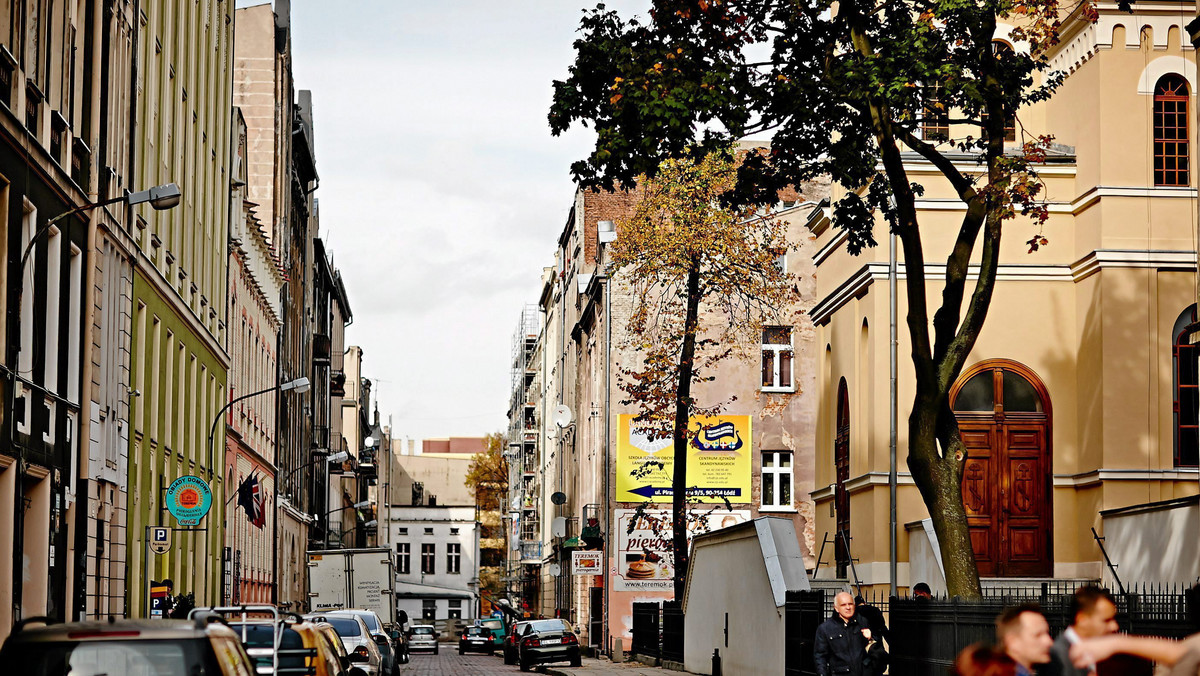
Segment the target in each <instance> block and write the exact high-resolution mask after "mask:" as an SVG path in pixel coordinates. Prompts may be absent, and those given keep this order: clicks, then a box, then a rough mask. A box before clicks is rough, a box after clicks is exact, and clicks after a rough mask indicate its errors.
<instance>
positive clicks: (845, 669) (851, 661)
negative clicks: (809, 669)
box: [813, 592, 886, 676]
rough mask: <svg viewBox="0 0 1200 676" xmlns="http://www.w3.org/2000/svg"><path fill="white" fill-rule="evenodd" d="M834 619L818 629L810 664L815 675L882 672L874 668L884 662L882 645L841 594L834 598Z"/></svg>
mask: <svg viewBox="0 0 1200 676" xmlns="http://www.w3.org/2000/svg"><path fill="white" fill-rule="evenodd" d="M833 609H834V610H835V611H837V612H836V613H835V614H834V616H833V617H831V618H829V619H828V620H825V621H824V622H822V623H821V626H819V627H817V636H816V641H815V645H814V646H813V662H815V664H816V667H817V674H818V676H872V675H873V674H875V673H880V672H882V671H883V669H882V668H880V669H878V670H876V668H875V665H876V664H879V663H883V666H886V662H884V660H885V659H886V658H883V657H882V656H883V655H886V653H884V652H883V648H882V646H880V645H879V644H877V643H876V642H875V639H874V637H872V635H871V629H870V627H869V626H868V625H867V621H866V620H864V619H863V618H862V617H860V616H859V615H858V614H857V613H855V612H854V597H852V596H850V594H848V593H846V592H840V593H839V594H838V595H837V596H834V597H833Z"/></svg>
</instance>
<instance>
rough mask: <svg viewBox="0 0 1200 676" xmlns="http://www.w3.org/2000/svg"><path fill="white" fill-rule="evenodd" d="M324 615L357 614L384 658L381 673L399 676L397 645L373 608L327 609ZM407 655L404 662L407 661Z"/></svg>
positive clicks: (387, 675) (388, 675)
mask: <svg viewBox="0 0 1200 676" xmlns="http://www.w3.org/2000/svg"><path fill="white" fill-rule="evenodd" d="M321 614H323V615H337V616H347V615H356V616H358V617H359V619H361V620H362V621H363V623H364V624H366V625H367V631H369V632H371V638H372V639H373V640H374V641H375V645H376V646H378V648H379V654H380V657H381V658H382V660H383V661H382V662H381V665H382V666H381V670H380V673H381V674H383V676H397V675H398V674H399V673H400V664H401V660H400V659H399V657H398V656H397V652H398V651H397V649H396V646H395V645H394V644H393V643H392V638H391V637H390V636H388V632H387V629H386V628H385V627H384V626H383V620H381V619H380V618H379V616H378V615H376V614H375V611H373V610H362V609H358V608H350V609H347V610H326V611H323V612H322V613H321ZM407 661H408V660H407V655H406V656H405V659H404V662H407Z"/></svg>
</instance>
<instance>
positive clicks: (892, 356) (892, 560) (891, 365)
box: [888, 233, 897, 596]
mask: <svg viewBox="0 0 1200 676" xmlns="http://www.w3.org/2000/svg"><path fill="white" fill-rule="evenodd" d="M888 323H889V326H888V372H889V379H890V380H889V383H890V384H889V388H888V390H889V391H888V398H889V400H890V406H889V407H888V419H889V420H888V422H889V426H890V431H889V433H888V463H889V464H888V513H889V515H890V519H889V522H888V526H889V528H888V575H889V579H890V583H889V589H888V593H889V595H891V596H896V568H897V565H896V560H897V557H896V234H895V233H891V234H889V235H888Z"/></svg>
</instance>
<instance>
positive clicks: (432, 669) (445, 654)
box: [400, 643, 683, 676]
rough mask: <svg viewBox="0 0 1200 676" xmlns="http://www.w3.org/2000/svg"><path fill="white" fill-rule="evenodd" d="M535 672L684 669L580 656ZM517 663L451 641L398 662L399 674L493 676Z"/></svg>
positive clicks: (651, 673) (616, 675)
mask: <svg viewBox="0 0 1200 676" xmlns="http://www.w3.org/2000/svg"><path fill="white" fill-rule="evenodd" d="M535 672H537V673H542V674H550V675H552V676H554V675H567V676H609V675H613V676H681V675H682V674H683V672H679V671H667V670H665V669H659V668H656V667H647V666H645V665H642V664H637V663H630V662H625V663H622V664H613V663H612V662H609V661H608V660H596V659H592V658H590V657H585V658H583V666H581V667H578V668H572V667H569V666H567V665H566V663H562V664H558V663H556V664H552V665H548V666H544V667H538V668H537V669H535ZM519 673H521V670H520V669H519V668H518V667H517V665H515V664H513V665H507V664H505V663H504V660H503V659H501V657H500V653H499V652H497V653H496V654H495V655H481V654H479V653H467V654H466V655H459V654H458V648H457V646H455V645H454V644H452V643H443V644H442V646H441V650H440V651H439V654H437V655H430V654H428V653H413V654H412V660H411V661H410V662H409V663H408V664H405V665H401V667H400V674H401V675H402V676H493V675H495V674H519Z"/></svg>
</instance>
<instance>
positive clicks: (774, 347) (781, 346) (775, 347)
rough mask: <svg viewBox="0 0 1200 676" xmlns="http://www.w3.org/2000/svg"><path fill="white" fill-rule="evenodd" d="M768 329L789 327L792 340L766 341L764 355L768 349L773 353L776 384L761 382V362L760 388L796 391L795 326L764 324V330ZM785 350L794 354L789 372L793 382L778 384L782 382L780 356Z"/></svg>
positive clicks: (790, 379)
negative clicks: (782, 341) (785, 341)
mask: <svg viewBox="0 0 1200 676" xmlns="http://www.w3.org/2000/svg"><path fill="white" fill-rule="evenodd" d="M768 329H787V332H788V337H789V338H790V339H791V340H790V342H788V343H786V344H785V343H766V342H764V343H763V344H762V354H763V356H764V357H765V356H766V354H767V352H768V351H770V352H772V353H773V354H772V357H771V360H772V363H773V364H774V377H773V379H772V382H773V383H775V384H773V385H762V384H761V382H762V377H761V376H762V374H761V368H762V364H761V362H760V364H759V368H760V373H759V382H760V390H761V391H763V392H795V391H796V348H795V347H794V345H793V343H795V335H796V333H795V327H791V326H764V327H763V332H764V333H765V332H766V331H767V330H768ZM764 340H765V336H764ZM784 351H786V352H790V353H791V355H792V359H791V363H790V367H789V371H790V372H789V373H788V380H789V381H790V382H791V385H788V386H781V385H779V384H778V383H779V382H780V366H779V362H780V356H781V353H782V352H784Z"/></svg>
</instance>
